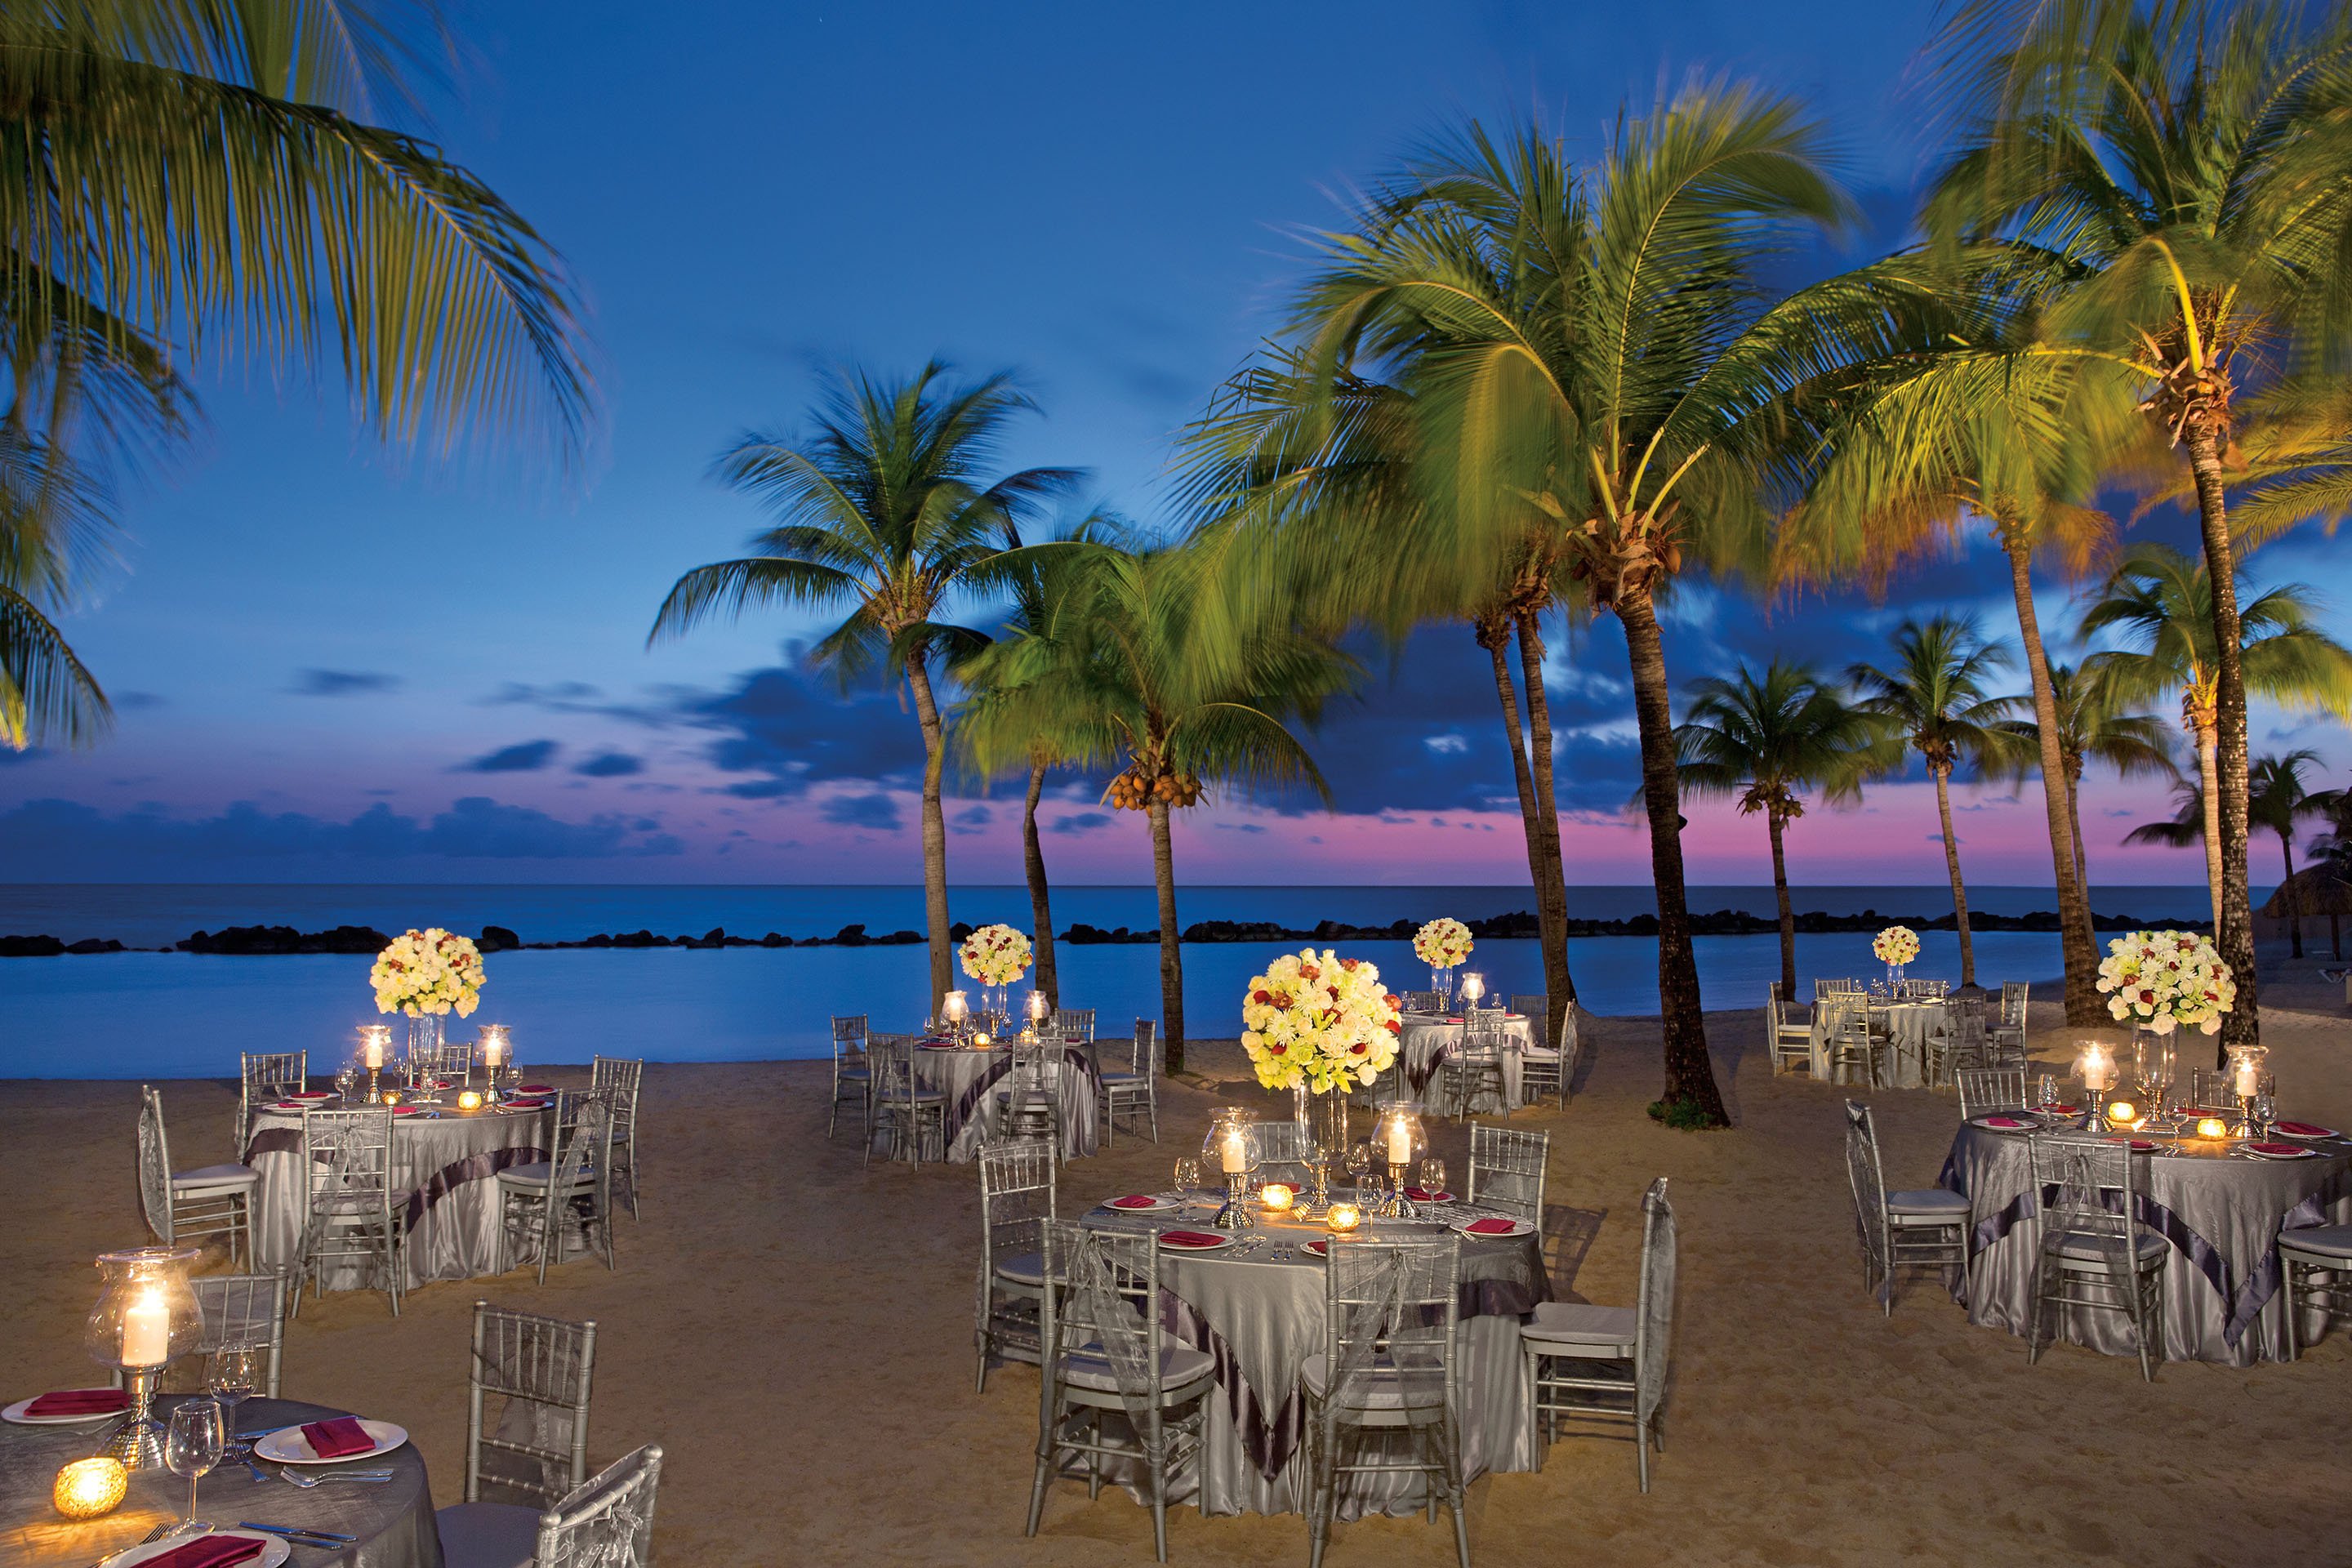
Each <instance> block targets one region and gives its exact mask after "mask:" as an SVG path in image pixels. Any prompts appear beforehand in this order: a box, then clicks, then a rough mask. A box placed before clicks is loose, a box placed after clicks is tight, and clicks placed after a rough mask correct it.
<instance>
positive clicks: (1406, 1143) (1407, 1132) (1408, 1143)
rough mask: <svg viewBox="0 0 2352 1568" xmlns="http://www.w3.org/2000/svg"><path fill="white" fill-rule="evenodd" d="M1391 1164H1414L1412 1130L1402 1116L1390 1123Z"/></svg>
mask: <svg viewBox="0 0 2352 1568" xmlns="http://www.w3.org/2000/svg"><path fill="white" fill-rule="evenodd" d="M1389 1163H1390V1164H1391V1165H1410V1164H1412V1128H1411V1127H1410V1126H1408V1125H1406V1123H1405V1119H1404V1118H1403V1117H1402V1116H1399V1117H1396V1118H1394V1119H1392V1120H1391V1121H1390V1122H1389Z"/></svg>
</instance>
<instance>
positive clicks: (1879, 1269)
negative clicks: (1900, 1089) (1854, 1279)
mask: <svg viewBox="0 0 2352 1568" xmlns="http://www.w3.org/2000/svg"><path fill="white" fill-rule="evenodd" d="M1845 1173H1846V1181H1847V1184H1849V1185H1850V1186H1851V1187H1852V1188H1853V1224H1854V1229H1855V1231H1856V1232H1857V1233H1858V1235H1859V1237H1860V1239H1861V1242H1862V1258H1863V1264H1864V1268H1865V1269H1866V1270H1867V1272H1868V1273H1869V1274H1870V1276H1871V1278H1872V1279H1885V1280H1888V1283H1887V1285H1886V1286H1885V1287H1883V1288H1886V1289H1891V1288H1892V1281H1891V1279H1889V1274H1888V1268H1887V1264H1888V1260H1889V1259H1890V1258H1892V1257H1893V1256H1894V1253H1893V1252H1892V1250H1891V1249H1890V1246H1889V1240H1888V1237H1887V1234H1886V1231H1887V1225H1886V1178H1885V1175H1884V1174H1883V1173H1881V1171H1880V1169H1879V1164H1878V1128H1877V1126H1876V1125H1875V1124H1874V1122H1872V1121H1871V1119H1870V1107H1868V1106H1867V1105H1864V1103H1863V1102H1862V1101H1860V1100H1847V1101H1846V1102H1845Z"/></svg>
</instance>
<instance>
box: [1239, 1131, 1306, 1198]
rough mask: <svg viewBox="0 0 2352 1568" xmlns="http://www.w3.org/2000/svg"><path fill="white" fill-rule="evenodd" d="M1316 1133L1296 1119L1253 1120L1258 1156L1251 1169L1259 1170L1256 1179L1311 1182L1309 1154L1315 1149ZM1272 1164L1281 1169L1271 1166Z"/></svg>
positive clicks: (1252, 1135)
mask: <svg viewBox="0 0 2352 1568" xmlns="http://www.w3.org/2000/svg"><path fill="white" fill-rule="evenodd" d="M1313 1139H1314V1134H1313V1133H1312V1132H1311V1131H1309V1130H1308V1129H1307V1128H1304V1127H1301V1126H1300V1125H1299V1124H1298V1123H1297V1122H1296V1121H1254V1122H1252V1123H1251V1124H1250V1142H1252V1143H1254V1144H1255V1146H1256V1152H1257V1158H1256V1160H1255V1163H1254V1164H1253V1165H1252V1169H1253V1170H1255V1171H1256V1172H1257V1173H1258V1174H1257V1176H1256V1177H1255V1180H1257V1181H1259V1182H1261V1183H1263V1182H1269V1181H1274V1182H1287V1183H1288V1184H1291V1185H1292V1186H1294V1187H1303V1186H1307V1185H1310V1184H1312V1176H1311V1175H1310V1173H1309V1167H1308V1164H1307V1156H1308V1155H1309V1153H1310V1152H1312V1149H1313ZM1269 1166H1278V1167H1280V1169H1276V1170H1270V1169H1267V1167H1269Z"/></svg>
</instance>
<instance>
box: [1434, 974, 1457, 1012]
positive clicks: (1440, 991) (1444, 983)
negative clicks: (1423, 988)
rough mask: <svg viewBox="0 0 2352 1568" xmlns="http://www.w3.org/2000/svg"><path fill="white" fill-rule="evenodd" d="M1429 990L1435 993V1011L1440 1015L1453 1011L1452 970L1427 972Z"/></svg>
mask: <svg viewBox="0 0 2352 1568" xmlns="http://www.w3.org/2000/svg"><path fill="white" fill-rule="evenodd" d="M1429 988H1430V989H1431V990H1432V991H1434V992H1436V993H1437V1010H1438V1011H1439V1012H1440V1013H1450V1012H1452V1011H1453V1010H1454V971H1453V970H1451V969H1433V970H1431V971H1430V972H1429Z"/></svg>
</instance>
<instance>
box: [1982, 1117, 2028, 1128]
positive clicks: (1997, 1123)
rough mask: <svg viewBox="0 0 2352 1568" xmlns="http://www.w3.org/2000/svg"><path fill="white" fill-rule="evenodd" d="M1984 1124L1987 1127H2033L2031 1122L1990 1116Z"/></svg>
mask: <svg viewBox="0 0 2352 1568" xmlns="http://www.w3.org/2000/svg"><path fill="white" fill-rule="evenodd" d="M1984 1124H1985V1125H1986V1126H1987V1127H2031V1126H2032V1125H2033V1123H2032V1122H2031V1121H2020V1120H2018V1119H2017V1118H2016V1117H2014V1116H1988V1117H1986V1118H1985V1119H1984Z"/></svg>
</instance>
